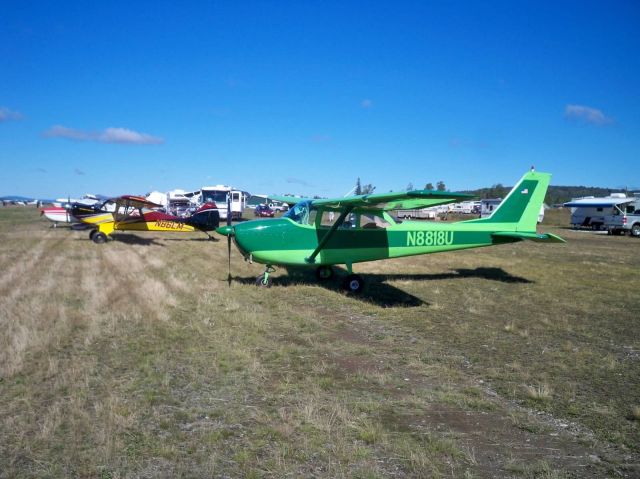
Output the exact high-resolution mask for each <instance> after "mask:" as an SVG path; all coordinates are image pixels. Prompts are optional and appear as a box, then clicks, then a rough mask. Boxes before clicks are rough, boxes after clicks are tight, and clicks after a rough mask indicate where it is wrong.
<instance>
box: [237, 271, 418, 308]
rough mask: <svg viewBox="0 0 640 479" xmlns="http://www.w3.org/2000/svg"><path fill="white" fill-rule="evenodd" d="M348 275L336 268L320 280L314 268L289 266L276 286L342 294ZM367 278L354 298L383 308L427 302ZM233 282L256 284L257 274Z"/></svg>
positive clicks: (275, 283)
mask: <svg viewBox="0 0 640 479" xmlns="http://www.w3.org/2000/svg"><path fill="white" fill-rule="evenodd" d="M345 277H346V271H344V270H343V269H341V268H336V275H335V276H334V278H333V279H329V280H327V281H318V280H317V279H316V275H315V272H314V271H313V270H309V269H308V268H306V269H301V270H298V269H295V268H287V275H286V276H278V277H277V278H275V279H274V282H273V284H274V286H275V287H288V286H295V285H300V284H304V285H313V286H321V287H323V288H326V289H328V290H330V291H335V292H337V293H341V294H347V293H346V292H345V290H344V289H343V288H342V280H343V279H344V278H345ZM363 277H364V278H365V282H366V286H365V288H364V290H363V291H362V292H361V293H359V294H357V295H356V294H354V295H350V296H351V297H352V298H355V299H360V300H362V301H365V302H367V303H373V304H375V305H377V306H380V307H383V308H391V307H405V308H406V307H416V306H421V305H424V304H427V305H428V303H426V302H425V301H423V300H421V299H420V298H418V297H416V296H413V295H412V294H409V293H407V292H405V291H402V290H401V289H398V288H396V287H394V286H391V285H390V284H387V283H385V282H384V280H383V279H381V278H379V277H377V276H376V275H363ZM232 281H233V282H236V283H241V284H251V285H253V284H255V282H256V276H252V277H249V278H240V277H235V276H234V277H233V278H232Z"/></svg>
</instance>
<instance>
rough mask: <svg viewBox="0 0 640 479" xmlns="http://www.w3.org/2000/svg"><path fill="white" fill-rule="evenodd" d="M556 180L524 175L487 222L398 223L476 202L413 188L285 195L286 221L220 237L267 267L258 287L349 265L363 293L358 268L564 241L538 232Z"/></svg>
mask: <svg viewBox="0 0 640 479" xmlns="http://www.w3.org/2000/svg"><path fill="white" fill-rule="evenodd" d="M550 178H551V175H550V174H548V173H538V172H536V171H534V170H533V169H532V170H531V171H530V172H528V173H526V174H525V175H524V176H523V177H522V179H521V180H520V181H519V182H518V184H517V185H516V186H515V187H514V188H513V189H512V190H511V192H510V193H509V195H508V196H507V197H506V198H505V200H504V201H503V202H502V203H501V205H500V206H499V207H498V208H497V209H496V210H495V211H494V213H493V214H492V215H491V216H490V217H488V218H482V219H473V220H468V221H460V222H457V223H445V222H418V221H404V222H397V221H396V220H394V219H393V218H392V217H391V215H390V214H389V211H391V210H398V209H414V208H425V207H430V206H436V205H442V204H448V203H454V202H458V201H462V200H465V199H468V198H471V197H472V195H466V194H461V193H449V192H439V191H431V190H415V191H408V192H403V193H380V194H369V195H359V196H351V197H346V198H336V199H313V200H307V199H299V198H290V197H282V198H278V199H282V200H284V201H287V202H289V203H290V204H292V205H293V206H292V208H291V209H290V210H289V211H288V212H287V213H286V214H285V215H284V216H283V217H281V218H277V219H264V220H253V221H247V222H244V223H238V224H236V225H230V224H227V226H222V227H220V228H218V229H217V230H216V231H217V232H218V233H220V234H223V235H227V236H228V237H229V238H231V237H232V238H233V240H234V242H235V244H236V246H237V247H238V249H239V250H240V252H241V253H242V255H243V256H244V257H245V259H247V260H249V261H256V262H258V263H262V264H265V265H266V268H265V272H264V273H263V274H262V275H260V276H258V278H257V280H256V284H259V285H264V286H269V285H270V284H271V278H270V276H269V274H270V273H272V272H273V271H275V270H274V269H273V266H274V265H284V266H287V265H305V266H315V267H316V268H317V269H316V276H317V277H318V279H320V280H325V279H328V278H331V277H332V276H333V269H332V267H331V266H332V265H337V264H344V265H346V267H347V271H348V276H347V278H346V280H345V282H344V287H345V288H346V289H347V290H348V291H351V292H359V291H360V290H361V289H362V287H363V285H364V282H363V279H362V278H361V277H360V276H358V275H356V274H353V264H354V263H359V262H364V261H376V260H381V259H387V258H399V257H402V256H411V255H419V254H427V253H439V252H443V251H453V250H460V249H468V248H478V247H482V246H493V245H498V244H504V243H513V242H516V241H521V240H525V239H527V240H532V241H542V242H564V240H563V239H562V238H560V237H558V236H556V235H553V234H550V233H544V234H539V233H536V222H537V218H538V213H539V211H540V206H541V205H542V202H543V200H544V197H545V194H546V191H547V187H548V186H549V181H550Z"/></svg>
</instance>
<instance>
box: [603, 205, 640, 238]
mask: <svg viewBox="0 0 640 479" xmlns="http://www.w3.org/2000/svg"><path fill="white" fill-rule="evenodd" d="M606 226H607V230H608V231H609V234H612V235H620V234H626V233H627V232H629V234H631V236H635V237H640V200H637V201H632V202H630V203H624V204H620V205H616V206H615V207H614V208H613V215H611V217H610V218H608V221H607V224H606Z"/></svg>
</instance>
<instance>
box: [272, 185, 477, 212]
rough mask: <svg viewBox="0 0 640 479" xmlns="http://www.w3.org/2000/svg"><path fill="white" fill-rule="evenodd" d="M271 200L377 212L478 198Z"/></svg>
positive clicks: (444, 194) (430, 194)
mask: <svg viewBox="0 0 640 479" xmlns="http://www.w3.org/2000/svg"><path fill="white" fill-rule="evenodd" d="M269 198H270V199H274V200H277V201H282V202H283V203H288V204H289V205H290V206H291V205H295V204H296V203H299V202H301V201H312V202H313V205H314V206H324V207H327V208H335V209H343V208H346V207H350V208H351V209H356V208H367V209H377V210H385V211H389V210H411V209H419V208H429V207H430V206H438V205H447V204H449V203H457V202H460V201H465V200H471V199H474V198H477V197H476V196H474V195H469V194H466V193H451V192H449V191H433V190H413V191H403V192H400V193H372V194H369V195H357V196H346V197H344V198H330V199H325V198H322V199H311V198H298V197H295V196H269Z"/></svg>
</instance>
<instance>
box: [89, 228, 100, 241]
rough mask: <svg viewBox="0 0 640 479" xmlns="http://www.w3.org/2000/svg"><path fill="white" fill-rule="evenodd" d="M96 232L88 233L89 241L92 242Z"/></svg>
mask: <svg viewBox="0 0 640 479" xmlns="http://www.w3.org/2000/svg"><path fill="white" fill-rule="evenodd" d="M97 232H98V230H91V231H89V239H90V240H92V239H93V237H94V236H95V234H96V233H97Z"/></svg>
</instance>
